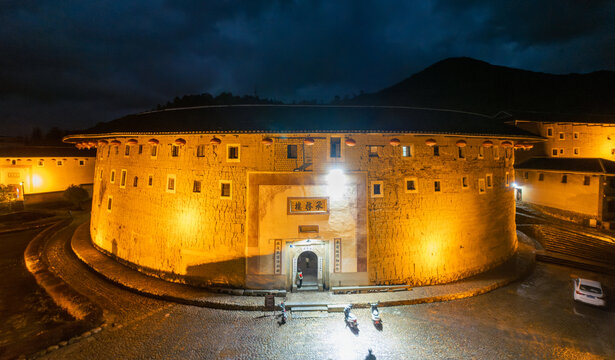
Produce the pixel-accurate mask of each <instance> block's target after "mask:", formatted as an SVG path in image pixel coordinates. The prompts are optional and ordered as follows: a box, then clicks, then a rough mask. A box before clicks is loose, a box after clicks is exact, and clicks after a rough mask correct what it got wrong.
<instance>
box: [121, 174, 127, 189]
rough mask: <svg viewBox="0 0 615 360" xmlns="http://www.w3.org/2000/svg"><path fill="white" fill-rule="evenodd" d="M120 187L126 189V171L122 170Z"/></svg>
mask: <svg viewBox="0 0 615 360" xmlns="http://www.w3.org/2000/svg"><path fill="white" fill-rule="evenodd" d="M120 187H121V188H125V187H126V170H124V169H122V172H121V176H120Z"/></svg>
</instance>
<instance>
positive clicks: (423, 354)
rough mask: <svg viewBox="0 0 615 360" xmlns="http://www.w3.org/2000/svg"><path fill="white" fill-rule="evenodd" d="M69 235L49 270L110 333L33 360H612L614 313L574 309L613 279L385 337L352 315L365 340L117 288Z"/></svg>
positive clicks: (472, 302)
mask: <svg viewBox="0 0 615 360" xmlns="http://www.w3.org/2000/svg"><path fill="white" fill-rule="evenodd" d="M73 229H74V227H72V228H67V229H64V230H62V231H60V232H58V233H57V234H56V235H55V236H53V237H52V238H51V239H50V241H49V243H48V256H49V260H50V263H51V264H52V266H54V264H56V265H57V266H55V267H54V271H56V272H57V274H58V276H60V277H61V278H62V279H64V280H65V281H66V282H68V283H69V284H70V285H71V287H73V288H74V289H75V290H77V291H79V292H80V293H81V294H83V295H85V296H87V297H88V298H90V299H91V300H92V301H93V302H95V303H96V304H98V305H99V306H101V307H102V308H103V309H104V313H103V317H104V319H105V321H106V326H104V327H103V328H102V330H101V331H98V330H100V329H96V331H94V332H88V333H86V334H85V335H84V336H81V337H78V338H73V339H72V340H71V341H70V342H69V343H68V344H60V345H61V346H59V348H58V349H54V350H52V351H49V352H47V353H46V354H44V355H43V354H42V353H38V354H36V355H34V356H33V357H37V358H46V359H109V358H121V359H203V358H204V359H365V358H366V356H367V355H368V349H372V350H373V355H374V356H375V357H376V359H419V358H427V359H471V358H476V359H581V358H582V359H609V358H615V341H613V337H612V329H613V328H615V307H613V305H612V304H611V306H610V307H609V308H607V309H597V308H592V307H589V306H585V305H583V304H575V303H574V302H573V301H572V294H571V292H572V285H571V281H570V280H571V278H572V277H574V276H583V277H589V278H595V279H598V280H600V281H602V282H603V284H604V285H606V287H607V289H609V290H611V291H612V290H613V289H615V277H612V276H604V275H600V274H594V273H589V272H584V271H580V270H576V269H572V268H567V267H561V266H557V265H550V264H544V263H538V264H537V265H536V268H535V270H534V272H533V273H532V274H531V275H530V276H529V277H527V278H525V279H524V280H523V281H519V282H515V283H513V284H511V285H508V286H506V287H503V288H500V289H497V290H495V291H492V292H490V293H487V294H484V295H480V296H476V297H472V298H467V299H463V300H456V301H450V302H441V303H431V304H421V305H413V306H400V307H387V308H382V309H381V310H382V316H383V321H384V326H383V328H382V330H378V329H376V328H375V327H374V326H373V325H372V324H371V320H370V317H369V311H368V310H367V309H356V310H355V313H356V315H357V316H358V318H359V324H360V325H359V329H360V331H359V332H358V334H353V333H352V332H351V331H350V330H349V329H348V328H346V327H345V325H344V322H343V319H342V314H341V313H314V314H312V315H310V316H312V317H305V316H302V317H301V318H298V317H297V316H295V317H293V318H291V319H290V320H289V321H288V323H287V324H285V325H282V326H280V325H278V323H277V319H276V318H275V317H273V316H271V313H265V314H263V313H262V312H246V311H227V310H214V309H208V308H201V307H195V306H189V305H181V304H176V303H171V302H166V301H162V300H157V299H152V298H148V297H144V296H142V295H139V294H136V293H133V292H130V291H128V290H125V289H122V288H119V287H117V286H116V285H114V284H112V283H110V282H108V281H107V280H105V279H103V278H102V277H101V276H99V275H98V274H96V273H94V272H92V271H90V269H89V268H88V267H86V266H85V265H84V264H83V263H81V262H80V261H79V260H78V259H77V258H76V257H75V255H74V254H72V252H71V250H70V245H69V239H70V238H71V235H72V230H73ZM35 233H36V232H31V233H23V235H19V236H18V237H19V238H20V239H22V240H21V241H22V244H25V243H26V240H24V239H27V237H28V236H34V234H35ZM20 246H23V245H20ZM13 264H14V265H16V266H18V265H19V264H18V263H16V262H13ZM60 264H61V265H62V266H59V265H60ZM22 266H23V264H22ZM24 271H25V270H24ZM40 296H41V297H44V295H42V294H41V295H40ZM14 300H15V299H13V300H12V301H13V302H15V303H18V302H16V301H14ZM46 301H47V302H48V301H49V299H47V300H46ZM6 303H7V302H6V300H5V304H6ZM43 309H44V310H45V311H46V313H49V314H51V316H53V313H54V312H57V311H58V309H57V308H56V307H55V306H54V305H53V304H48V306H43ZM26 315H27V314H24V319H26V318H27V316H26ZM27 319H29V321H26V322H27V323H28V324H26V322H24V326H26V325H27V326H31V327H32V328H33V329H37V328H45V327H46V326H47V325H49V324H47V325H46V324H45V323H44V319H43V322H40V323H39V321H38V320H36V319H34V318H27ZM67 320H68V319H64V320H63V321H67ZM5 335H6V333H5ZM5 340H9V341H10V339H7V338H6V337H5ZM47 346H48V345H44V347H45V348H46V347H47ZM30 350H31V351H29V352H31V353H34V352H36V351H37V350H40V349H36V348H32V349H30ZM0 358H2V355H1V354H0Z"/></svg>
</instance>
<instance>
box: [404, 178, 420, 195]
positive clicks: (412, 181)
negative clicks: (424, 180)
mask: <svg viewBox="0 0 615 360" xmlns="http://www.w3.org/2000/svg"><path fill="white" fill-rule="evenodd" d="M416 192H418V188H417V186H416V178H406V193H416Z"/></svg>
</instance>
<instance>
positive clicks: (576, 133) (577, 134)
mask: <svg viewBox="0 0 615 360" xmlns="http://www.w3.org/2000/svg"><path fill="white" fill-rule="evenodd" d="M572 137H573V138H574V139H575V140H577V139H578V138H579V133H578V132H576V131H575V132H574V133H572Z"/></svg>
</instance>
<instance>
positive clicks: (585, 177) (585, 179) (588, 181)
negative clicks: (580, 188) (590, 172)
mask: <svg viewBox="0 0 615 360" xmlns="http://www.w3.org/2000/svg"><path fill="white" fill-rule="evenodd" d="M589 183H590V177H589V176H583V185H585V186H589Z"/></svg>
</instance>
